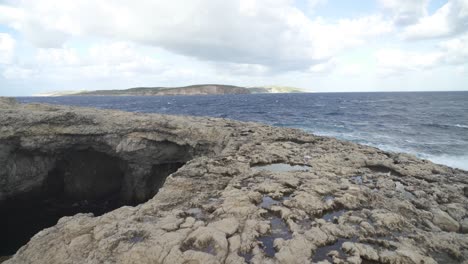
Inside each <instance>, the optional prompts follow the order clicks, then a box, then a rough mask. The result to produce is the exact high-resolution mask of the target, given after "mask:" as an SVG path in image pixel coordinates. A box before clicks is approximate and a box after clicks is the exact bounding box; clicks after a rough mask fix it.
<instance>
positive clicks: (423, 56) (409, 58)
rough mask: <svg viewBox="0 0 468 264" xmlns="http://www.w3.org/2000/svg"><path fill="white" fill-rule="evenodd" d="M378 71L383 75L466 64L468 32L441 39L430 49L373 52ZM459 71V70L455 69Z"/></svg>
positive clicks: (467, 59)
mask: <svg viewBox="0 0 468 264" xmlns="http://www.w3.org/2000/svg"><path fill="white" fill-rule="evenodd" d="M375 58H376V60H377V66H378V68H379V72H380V73H383V74H385V75H388V74H390V75H391V74H401V73H405V72H408V71H415V70H426V69H432V68H436V67H440V66H458V67H456V68H458V69H460V68H463V69H464V67H463V65H468V33H465V34H463V35H461V36H459V37H454V38H452V39H449V40H445V41H441V42H440V43H439V44H437V45H436V47H435V48H433V49H432V50H430V51H426V52H422V51H419V52H408V51H403V50H400V49H380V50H378V51H377V52H376V53H375ZM457 71H458V72H459V70H457Z"/></svg>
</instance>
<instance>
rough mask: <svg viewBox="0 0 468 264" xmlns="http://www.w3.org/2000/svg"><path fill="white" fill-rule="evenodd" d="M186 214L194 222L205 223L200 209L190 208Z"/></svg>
mask: <svg viewBox="0 0 468 264" xmlns="http://www.w3.org/2000/svg"><path fill="white" fill-rule="evenodd" d="M186 213H187V214H188V215H190V216H192V217H193V218H195V219H196V220H202V221H205V220H206V218H207V217H206V215H205V213H204V212H203V210H202V209H200V208H190V209H188V210H187V211H186Z"/></svg>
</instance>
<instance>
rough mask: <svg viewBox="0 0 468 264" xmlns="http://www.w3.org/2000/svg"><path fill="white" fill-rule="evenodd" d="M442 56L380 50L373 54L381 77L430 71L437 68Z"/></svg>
mask: <svg viewBox="0 0 468 264" xmlns="http://www.w3.org/2000/svg"><path fill="white" fill-rule="evenodd" d="M443 56H444V55H443V53H441V52H431V53H424V52H408V51H403V50H399V49H380V50H378V51H377V52H376V54H375V58H376V60H377V67H378V72H379V73H380V74H382V75H395V74H402V73H406V72H409V71H419V70H424V69H430V68H433V67H435V66H437V65H438V64H439V63H440V62H441V61H442V60H443Z"/></svg>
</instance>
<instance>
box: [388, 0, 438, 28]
mask: <svg viewBox="0 0 468 264" xmlns="http://www.w3.org/2000/svg"><path fill="white" fill-rule="evenodd" d="M379 3H380V5H381V6H382V8H383V9H384V11H385V12H386V13H388V14H389V15H390V16H391V18H392V20H393V21H394V23H395V24H396V25H397V26H407V25H411V24H414V23H416V22H418V20H419V19H420V18H421V17H423V16H425V15H427V5H428V4H429V0H410V1H408V0H379Z"/></svg>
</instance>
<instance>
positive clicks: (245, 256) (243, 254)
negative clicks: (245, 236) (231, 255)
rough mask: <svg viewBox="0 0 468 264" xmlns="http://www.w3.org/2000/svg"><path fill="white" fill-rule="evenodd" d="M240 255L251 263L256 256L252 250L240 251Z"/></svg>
mask: <svg viewBox="0 0 468 264" xmlns="http://www.w3.org/2000/svg"><path fill="white" fill-rule="evenodd" d="M239 256H240V257H242V258H244V260H245V263H250V262H251V261H252V259H253V257H254V254H253V253H252V252H248V253H239Z"/></svg>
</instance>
